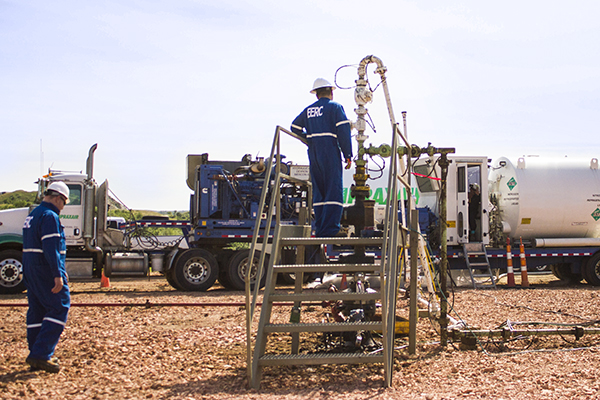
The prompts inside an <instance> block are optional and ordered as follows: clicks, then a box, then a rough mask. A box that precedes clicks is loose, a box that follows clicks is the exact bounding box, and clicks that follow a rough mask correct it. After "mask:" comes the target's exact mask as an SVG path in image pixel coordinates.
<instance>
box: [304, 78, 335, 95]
mask: <svg viewBox="0 0 600 400" xmlns="http://www.w3.org/2000/svg"><path fill="white" fill-rule="evenodd" d="M326 87H330V88H331V89H332V90H333V89H335V86H333V85H332V84H331V83H329V81H328V80H327V79H323V78H317V79H316V80H315V83H313V88H312V90H311V91H310V92H311V93H313V94H315V93H317V89H321V88H326Z"/></svg>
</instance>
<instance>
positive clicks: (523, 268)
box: [519, 238, 529, 287]
mask: <svg viewBox="0 0 600 400" xmlns="http://www.w3.org/2000/svg"><path fill="white" fill-rule="evenodd" d="M519 240H520V241H521V245H520V246H519V250H520V251H521V254H520V255H519V257H521V286H522V287H529V278H528V277H527V262H526V261H525V247H524V246H523V239H522V238H519Z"/></svg>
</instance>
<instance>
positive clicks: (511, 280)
mask: <svg viewBox="0 0 600 400" xmlns="http://www.w3.org/2000/svg"><path fill="white" fill-rule="evenodd" d="M506 279H507V282H508V283H507V286H508V287H515V271H514V270H513V264H512V250H511V248H510V238H506Z"/></svg>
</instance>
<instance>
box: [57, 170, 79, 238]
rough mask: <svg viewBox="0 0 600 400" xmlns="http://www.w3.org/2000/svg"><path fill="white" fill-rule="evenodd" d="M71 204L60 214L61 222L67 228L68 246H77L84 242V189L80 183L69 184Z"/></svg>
mask: <svg viewBox="0 0 600 400" xmlns="http://www.w3.org/2000/svg"><path fill="white" fill-rule="evenodd" d="M67 186H68V187H69V202H68V203H67V204H66V205H65V208H64V209H63V210H62V211H61V213H60V222H61V224H62V225H63V226H64V227H65V239H66V242H67V245H68V246H75V245H78V244H80V243H79V242H81V241H82V233H83V232H82V231H83V203H82V201H81V197H82V187H81V184H79V183H70V182H67Z"/></svg>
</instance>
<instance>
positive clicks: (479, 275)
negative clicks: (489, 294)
mask: <svg viewBox="0 0 600 400" xmlns="http://www.w3.org/2000/svg"><path fill="white" fill-rule="evenodd" d="M463 255H464V257H465V261H466V263H467V269H468V270H469V275H471V282H472V283H473V289H496V276H495V275H494V274H493V273H492V269H491V268H490V261H489V259H488V256H487V252H486V251H485V245H484V244H483V243H478V242H477V243H464V244H463Z"/></svg>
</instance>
